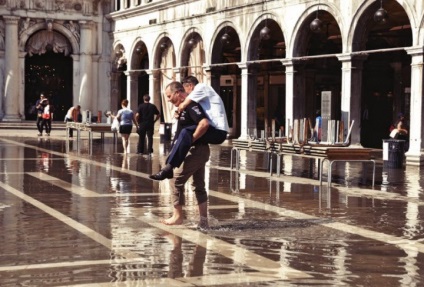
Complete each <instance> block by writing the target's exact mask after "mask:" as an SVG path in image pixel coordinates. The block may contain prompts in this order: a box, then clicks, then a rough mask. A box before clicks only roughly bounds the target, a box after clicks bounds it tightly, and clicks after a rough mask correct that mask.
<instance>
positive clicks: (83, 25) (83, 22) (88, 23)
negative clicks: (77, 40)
mask: <svg viewBox="0 0 424 287" xmlns="http://www.w3.org/2000/svg"><path fill="white" fill-rule="evenodd" d="M78 24H79V25H80V28H81V29H91V28H92V27H93V24H94V22H93V21H87V20H81V21H78Z"/></svg>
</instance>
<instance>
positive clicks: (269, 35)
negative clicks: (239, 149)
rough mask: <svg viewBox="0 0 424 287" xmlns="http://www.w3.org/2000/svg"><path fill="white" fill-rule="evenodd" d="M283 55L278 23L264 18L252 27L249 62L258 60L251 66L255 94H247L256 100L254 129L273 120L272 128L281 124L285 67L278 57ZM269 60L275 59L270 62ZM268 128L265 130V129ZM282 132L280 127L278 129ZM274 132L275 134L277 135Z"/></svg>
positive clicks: (262, 126)
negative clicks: (254, 78)
mask: <svg viewBox="0 0 424 287" xmlns="http://www.w3.org/2000/svg"><path fill="white" fill-rule="evenodd" d="M285 57H286V44H285V40H284V36H283V32H282V30H281V28H280V26H279V25H278V23H277V22H276V21H274V20H272V19H264V20H263V21H261V22H260V23H259V25H258V26H257V27H256V28H255V30H254V31H253V35H252V40H251V42H250V45H249V59H248V60H249V61H255V60H259V63H258V64H257V65H251V69H250V70H251V71H252V73H253V74H254V75H255V76H256V81H255V82H252V85H254V83H256V93H253V95H251V94H249V97H256V99H252V100H254V101H255V102H256V116H257V117H256V128H257V130H258V131H259V130H264V129H265V127H267V129H268V128H270V127H271V124H272V120H273V119H274V120H275V123H276V131H277V132H278V131H279V128H280V126H281V127H284V122H285V110H286V85H285V83H286V82H285V74H284V73H285V67H284V66H283V65H282V63H281V61H280V59H282V58H285ZM272 59H278V60H275V61H272ZM269 131H270V130H268V131H267V132H269ZM281 131H283V128H282V129H281ZM277 135H278V134H277Z"/></svg>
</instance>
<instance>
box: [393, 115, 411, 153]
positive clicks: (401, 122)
mask: <svg viewBox="0 0 424 287" xmlns="http://www.w3.org/2000/svg"><path fill="white" fill-rule="evenodd" d="M395 128H396V129H397V135H396V139H398V140H404V141H405V151H407V150H408V149H409V134H408V126H407V123H406V119H405V115H404V114H403V113H399V114H398V118H397V121H396V123H395Z"/></svg>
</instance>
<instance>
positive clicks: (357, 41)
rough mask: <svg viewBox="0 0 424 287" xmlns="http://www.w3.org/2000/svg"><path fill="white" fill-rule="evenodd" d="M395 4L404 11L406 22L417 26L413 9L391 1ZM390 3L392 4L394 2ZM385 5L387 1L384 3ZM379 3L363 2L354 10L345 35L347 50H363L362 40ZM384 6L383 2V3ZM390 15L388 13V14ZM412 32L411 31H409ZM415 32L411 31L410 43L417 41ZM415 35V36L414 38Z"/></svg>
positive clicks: (407, 5) (404, 3)
mask: <svg viewBox="0 0 424 287" xmlns="http://www.w3.org/2000/svg"><path fill="white" fill-rule="evenodd" d="M393 3H395V5H399V6H400V7H402V9H403V11H404V12H405V14H406V16H407V18H408V22H409V24H410V25H411V26H412V27H417V26H418V24H417V23H418V21H417V17H414V13H413V12H412V11H413V10H414V9H411V7H410V6H409V4H408V3H406V2H402V3H401V2H399V1H393ZM393 3H392V4H391V5H392V6H393V5H394V4H393ZM385 4H386V5H387V3H385ZM379 5H380V4H379V3H377V2H367V3H363V5H361V6H360V8H359V9H358V10H357V11H356V13H355V15H354V16H353V18H352V24H351V26H350V27H349V33H348V37H347V45H346V48H347V49H350V50H349V51H348V52H355V51H360V50H365V44H366V43H365V42H364V40H365V39H366V38H367V34H368V33H369V32H370V31H369V29H370V26H372V25H370V21H373V14H374V13H375V11H377V9H378V8H379ZM383 8H384V3H383ZM389 17H390V15H389ZM411 33H412V32H411ZM416 36H417V34H415V33H412V45H414V44H417V43H418V42H419V40H418V37H416ZM414 37H415V38H414Z"/></svg>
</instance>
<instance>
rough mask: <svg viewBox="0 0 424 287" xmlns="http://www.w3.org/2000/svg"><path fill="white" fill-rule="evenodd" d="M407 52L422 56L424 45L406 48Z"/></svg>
mask: <svg viewBox="0 0 424 287" xmlns="http://www.w3.org/2000/svg"><path fill="white" fill-rule="evenodd" d="M405 51H406V53H408V55H411V56H422V55H423V54H424V48H423V47H412V48H405Z"/></svg>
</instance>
